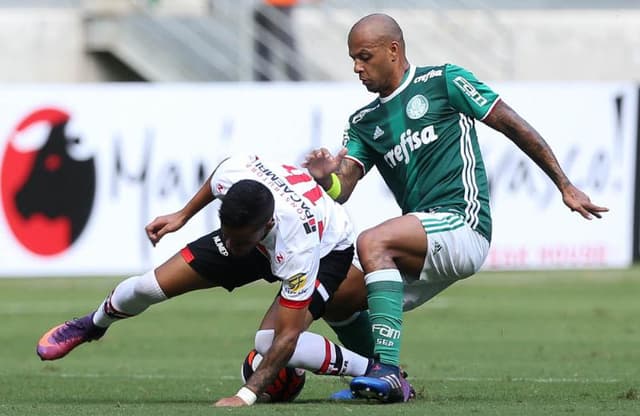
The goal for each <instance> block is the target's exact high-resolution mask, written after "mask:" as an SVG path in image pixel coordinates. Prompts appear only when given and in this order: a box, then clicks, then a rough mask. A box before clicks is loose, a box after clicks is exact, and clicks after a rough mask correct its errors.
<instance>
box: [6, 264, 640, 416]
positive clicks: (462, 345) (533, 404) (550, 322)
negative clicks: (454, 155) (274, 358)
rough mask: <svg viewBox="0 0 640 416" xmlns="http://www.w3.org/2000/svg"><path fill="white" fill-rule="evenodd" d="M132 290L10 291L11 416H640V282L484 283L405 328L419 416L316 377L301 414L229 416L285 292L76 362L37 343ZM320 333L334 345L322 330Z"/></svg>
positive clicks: (220, 303)
mask: <svg viewBox="0 0 640 416" xmlns="http://www.w3.org/2000/svg"><path fill="white" fill-rule="evenodd" d="M120 280H121V279H119V278H118V279H114V278H73V279H57V278H56V279H0V322H2V324H1V325H2V327H1V328H2V329H1V331H0V340H1V343H0V415H48V416H54V415H64V416H72V415H83V416H84V415H127V416H128V415H153V416H158V415H218V414H224V415H229V414H237V415H245V414H246V415H252V414H260V415H266V416H271V415H305V416H311V415H322V416H326V415H327V414H332V415H338V414H340V415H354V416H357V415H367V416H372V415H389V414H403V415H447V416H451V415H518V416H523V415H581V416H585V415H605V414H606V415H638V414H640V320H639V314H640V269H639V268H638V267H635V268H633V269H629V270H624V271H611V270H601V271H554V272H518V273H515V272H501V273H487V272H483V273H480V274H478V275H476V276H474V277H472V278H470V279H467V280H466V281H463V282H460V283H458V284H456V285H454V286H452V287H451V288H449V289H448V290H446V291H445V292H443V293H442V294H441V295H440V296H438V297H437V298H435V299H433V300H432V301H431V302H430V303H428V304H427V305H424V306H422V307H421V308H419V309H417V310H414V311H412V312H409V313H407V314H406V315H405V326H404V333H403V341H402V342H403V349H402V363H403V365H404V366H405V368H406V369H407V371H408V372H409V374H410V381H412V383H413V384H414V386H415V387H416V390H417V391H418V398H417V400H415V401H413V402H411V403H408V404H397V405H385V406H382V405H378V404H373V403H367V402H365V401H358V402H348V403H346V402H343V403H335V402H331V401H328V400H327V397H328V396H329V394H330V393H331V392H333V391H335V390H338V389H341V388H344V387H345V386H346V384H345V383H346V380H340V379H339V378H335V377H326V376H324V377H323V376H316V375H312V374H308V375H307V384H306V386H305V388H304V390H303V391H302V393H301V395H300V397H299V398H298V400H296V402H294V403H290V404H280V405H258V406H254V407H251V408H242V409H216V408H212V407H211V406H210V405H211V403H213V402H214V401H215V400H216V399H217V398H220V397H224V396H228V395H231V394H233V393H235V392H236V391H237V389H238V388H239V387H240V385H241V381H240V371H239V369H240V365H241V363H242V360H243V359H244V356H245V355H246V353H247V352H248V350H249V349H250V348H251V345H252V343H253V335H254V332H255V330H256V327H257V325H258V323H259V321H260V318H261V316H262V313H263V312H264V310H265V309H266V307H267V305H268V304H269V303H270V301H271V300H272V299H273V296H274V295H275V293H276V292H277V290H278V287H277V286H276V285H267V284H262V283H258V284H254V285H252V286H249V287H246V288H241V289H239V290H237V291H236V292H234V293H233V294H228V293H226V292H224V291H222V290H220V289H214V290H209V291H201V292H196V293H190V294H186V295H183V296H182V297H179V298H176V299H172V300H170V301H168V302H165V303H163V304H160V305H156V306H154V307H152V308H151V309H149V310H148V311H147V312H145V313H144V314H143V315H141V316H139V317H136V318H133V319H130V320H128V321H124V322H119V323H116V324H115V325H114V326H113V327H112V328H111V329H110V330H109V332H107V334H106V335H105V337H104V338H103V339H102V340H100V341H98V342H94V343H91V344H85V345H82V346H80V347H79V348H78V349H77V350H75V351H74V352H73V353H71V354H70V355H69V356H67V357H66V358H64V359H62V360H59V361H54V362H41V361H40V360H39V359H38V357H37V356H36V354H35V345H36V341H37V340H38V338H39V337H40V335H41V334H42V333H43V332H44V331H46V330H47V329H49V328H50V327H51V326H53V325H55V324H58V323H60V322H61V321H64V320H65V319H69V318H71V317H74V316H80V315H83V314H85V313H87V312H89V311H90V310H92V309H93V308H95V307H96V305H97V304H98V303H99V302H100V301H101V300H102V299H103V298H104V296H106V294H107V293H108V291H110V290H111V289H112V288H113V286H114V285H115V284H116V283H117V282H118V281H120ZM313 329H314V330H315V331H317V332H320V333H323V334H326V335H329V337H330V338H335V337H333V335H332V333H331V331H330V330H329V329H328V327H327V326H326V325H325V324H324V323H316V324H314V327H313Z"/></svg>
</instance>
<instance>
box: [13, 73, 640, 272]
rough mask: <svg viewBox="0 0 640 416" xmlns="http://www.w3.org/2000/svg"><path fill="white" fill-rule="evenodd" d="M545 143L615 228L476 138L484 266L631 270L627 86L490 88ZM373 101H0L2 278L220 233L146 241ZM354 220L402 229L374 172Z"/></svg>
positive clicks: (355, 94) (142, 253)
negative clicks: (249, 156)
mask: <svg viewBox="0 0 640 416" xmlns="http://www.w3.org/2000/svg"><path fill="white" fill-rule="evenodd" d="M494 88H495V89H496V90H497V91H498V92H500V93H501V94H502V96H503V97H504V98H505V100H506V101H507V102H509V103H510V104H512V106H513V107H514V108H516V109H517V110H518V111H519V112H520V113H521V114H522V115H523V116H524V117H525V118H527V119H528V120H529V121H530V122H531V123H532V124H533V125H534V126H536V128H538V130H539V131H540V132H541V133H542V134H543V135H544V136H545V137H546V138H547V140H548V141H549V144H550V145H551V147H552V148H553V149H554V150H555V151H556V154H557V155H558V158H559V160H560V162H561V163H562V165H563V166H564V167H565V169H566V171H567V173H568V174H569V176H570V178H571V179H572V180H573V181H574V183H575V184H576V185H578V186H580V187H582V188H583V189H584V190H585V191H586V192H587V193H588V194H589V195H590V196H591V197H592V199H593V200H594V202H596V203H599V204H603V205H607V206H609V207H610V208H611V210H612V212H611V214H609V215H607V216H606V217H605V219H603V220H600V221H592V222H587V221H585V220H583V219H581V218H580V217H579V216H578V215H576V214H571V213H569V212H567V209H566V208H565V207H564V205H563V204H562V201H561V200H560V196H559V193H558V192H557V191H556V190H555V188H554V187H553V186H552V184H551V183H550V182H549V181H548V179H546V177H545V176H544V174H543V173H542V172H541V171H540V170H539V169H538V168H537V167H535V166H534V165H533V164H532V162H530V161H529V160H528V159H527V158H526V157H525V156H524V155H523V154H522V153H521V152H519V151H518V150H517V149H516V148H515V147H514V146H513V145H512V144H511V142H509V141H508V140H507V139H505V138H504V137H501V136H500V135H498V134H496V133H495V132H493V131H492V130H491V129H487V128H483V127H480V126H481V123H477V125H478V126H479V127H478V128H479V129H480V131H479V135H480V139H481V144H482V147H483V151H484V154H485V157H486V164H487V170H488V172H489V177H490V181H491V191H492V197H493V200H492V210H493V216H494V240H493V249H492V252H491V254H490V256H489V259H488V261H487V264H486V267H487V268H491V269H501V268H550V267H553V268H556V267H621V266H626V265H628V264H629V263H630V261H631V254H632V253H631V240H632V234H631V233H632V226H631V224H632V222H631V218H632V201H633V172H634V166H635V165H634V163H635V161H634V157H635V146H634V138H635V128H636V126H635V123H636V118H637V108H635V107H636V103H637V97H636V89H635V87H634V86H633V85H618V84H582V83H578V84H568V85H567V84H540V85H532V84H496V85H494ZM372 99H373V96H372V95H370V94H368V93H366V91H364V89H363V88H362V87H361V86H359V85H357V84H352V83H349V84H295V85H293V84H277V83H276V84H268V85H255V84H209V85H206V84H197V85H189V84H187V85H157V84H154V85H151V84H138V85H131V84H115V85H113V84H101V85H73V86H69V85H64V86H62V85H60V86H41V85H33V86H0V114H2V117H0V152H1V153H0V194H1V198H2V200H1V202H2V205H1V206H2V212H1V213H0V276H66V275H114V274H115V275H124V274H130V273H139V272H142V271H145V270H146V269H148V268H150V267H153V266H156V265H158V264H160V263H161V262H162V261H164V260H165V259H166V258H168V257H169V256H170V255H172V254H173V253H175V252H176V251H178V250H179V249H180V248H182V247H183V246H184V244H185V243H187V242H189V241H191V240H193V239H195V238H197V237H199V236H200V235H202V234H205V233H207V232H209V231H210V230H211V229H212V228H213V227H215V226H216V224H217V218H216V213H215V210H214V209H209V208H208V209H206V210H205V211H204V212H202V213H201V214H200V215H198V216H197V217H195V218H193V219H192V221H191V222H190V223H189V224H188V225H187V226H186V227H185V228H184V229H182V230H180V231H179V232H177V233H175V234H172V235H168V236H167V237H165V239H163V241H161V242H160V243H159V244H158V245H157V246H156V247H155V248H154V247H152V246H151V244H149V242H148V241H147V240H146V237H145V234H144V226H145V225H146V224H147V223H148V222H149V221H150V220H152V219H153V218H154V217H155V216H158V215H162V214H166V213H169V212H173V211H174V210H176V209H178V208H180V207H181V206H182V205H183V204H184V203H185V202H186V201H187V200H188V199H189V198H190V197H191V196H192V195H193V194H194V193H195V192H196V190H197V189H198V188H199V187H200V185H201V184H202V183H203V181H204V180H205V179H206V178H207V177H208V175H209V174H210V173H211V171H212V169H213V168H214V167H215V166H216V164H217V163H218V162H219V161H220V160H221V159H222V158H224V157H225V156H226V155H229V154H234V153H256V154H258V155H261V156H263V157H265V158H271V159H276V160H278V161H282V162H288V163H300V162H301V161H302V160H303V156H304V154H305V153H306V152H307V151H308V150H309V149H312V148H316V147H320V146H325V147H328V148H329V149H330V150H332V151H335V150H337V149H338V148H339V147H340V143H341V138H342V129H343V127H344V125H345V123H346V120H347V117H348V115H349V114H351V113H352V112H353V111H354V110H355V109H356V108H358V107H360V106H362V105H364V104H366V103H367V102H369V101H371V100H372ZM347 207H348V209H349V211H350V212H351V214H352V218H353V220H354V222H355V223H356V227H357V228H358V229H363V228H366V227H368V226H371V225H374V224H375V223H377V222H380V221H382V220H384V219H386V218H389V217H391V216H396V215H398V214H399V210H398V208H397V207H396V205H395V202H394V201H393V198H392V196H391V194H390V193H389V192H388V191H387V190H386V188H385V186H384V184H383V183H382V181H381V180H380V179H379V177H378V176H377V174H376V173H372V174H370V175H368V176H367V178H365V179H364V180H363V182H362V183H361V184H360V185H359V186H358V188H357V189H356V192H355V193H354V195H353V196H352V198H351V200H350V201H349V202H348V203H347Z"/></svg>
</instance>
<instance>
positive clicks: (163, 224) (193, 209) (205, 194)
mask: <svg viewBox="0 0 640 416" xmlns="http://www.w3.org/2000/svg"><path fill="white" fill-rule="evenodd" d="M212 175H213V174H212ZM210 181H211V176H209V179H207V180H206V181H205V182H204V183H203V184H202V186H201V187H200V189H199V190H198V192H196V194H195V195H194V196H193V197H192V198H191V199H190V200H189V202H187V204H186V205H185V206H184V207H183V208H182V209H181V210H180V211H176V212H174V213H172V214H168V215H162V216H160V217H156V218H155V219H154V220H153V221H151V222H150V223H149V224H148V225H147V226H146V227H145V228H144V230H145V231H146V233H147V238H148V239H149V241H151V244H153V245H154V246H155V245H156V244H157V243H158V242H159V241H160V239H161V238H162V237H163V236H164V235H166V234H168V233H172V232H174V231H177V230H179V229H180V228H182V226H183V225H185V224H186V223H187V221H189V219H191V217H193V216H194V215H196V214H197V213H198V212H199V211H200V210H201V209H202V208H204V207H205V206H207V205H208V204H209V203H211V201H213V200H214V199H215V197H214V196H213V192H211V186H210V185H209V182H210Z"/></svg>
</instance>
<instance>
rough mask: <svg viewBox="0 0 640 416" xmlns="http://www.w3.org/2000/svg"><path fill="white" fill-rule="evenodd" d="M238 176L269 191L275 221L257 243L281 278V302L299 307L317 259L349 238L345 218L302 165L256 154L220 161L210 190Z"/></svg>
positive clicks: (307, 295)
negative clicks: (273, 207)
mask: <svg viewBox="0 0 640 416" xmlns="http://www.w3.org/2000/svg"><path fill="white" fill-rule="evenodd" d="M243 179H252V180H255V181H258V182H260V183H262V184H263V185H265V186H266V187H267V188H268V189H269V190H271V192H272V193H273V197H274V199H275V212H274V220H275V225H274V227H273V228H272V229H271V231H269V233H268V234H267V236H266V237H265V238H264V239H263V240H262V241H261V242H260V244H259V245H258V248H259V249H260V250H261V251H262V252H263V253H264V254H265V255H266V256H267V257H268V258H269V260H270V263H271V271H272V273H273V274H274V275H275V276H276V277H278V278H279V279H281V280H282V290H281V292H280V295H281V297H282V300H283V302H282V303H283V304H284V305H285V306H287V307H293V308H301V307H304V306H305V305H307V304H308V303H309V302H310V301H311V295H312V294H313V290H314V287H315V285H316V278H317V275H318V268H319V266H320V259H321V258H322V257H324V256H326V255H327V254H329V253H330V252H331V251H333V250H344V249H346V248H348V247H349V246H351V245H352V244H353V242H354V240H355V231H354V228H353V225H352V224H351V220H350V219H349V216H348V214H347V212H346V211H345V209H344V208H343V207H342V205H340V204H338V203H336V202H335V201H334V200H333V199H332V198H331V197H330V196H328V195H327V194H326V192H325V191H324V190H323V189H322V187H320V186H318V184H317V183H316V182H315V181H314V180H313V178H312V177H311V176H310V175H309V174H308V173H306V172H305V171H304V170H302V169H301V168H298V167H295V166H291V165H286V164H285V165H283V164H280V163H273V162H270V161H265V160H263V159H261V158H258V157H257V156H234V157H230V158H228V159H225V160H224V161H222V162H221V163H220V165H219V166H218V167H217V168H216V170H215V171H214V173H213V175H212V177H211V190H212V191H213V195H214V196H215V197H216V198H219V197H221V196H223V195H225V194H226V192H227V190H228V189H229V188H230V187H231V185H233V184H234V183H236V182H238V181H240V180H243Z"/></svg>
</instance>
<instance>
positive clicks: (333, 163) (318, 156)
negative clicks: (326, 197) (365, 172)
mask: <svg viewBox="0 0 640 416" xmlns="http://www.w3.org/2000/svg"><path fill="white" fill-rule="evenodd" d="M346 154H347V149H346V148H344V147H343V148H342V149H340V151H339V152H338V153H337V154H336V155H335V156H333V155H332V154H331V152H329V151H328V150H327V149H325V148H321V149H316V150H313V151H311V152H310V153H309V154H308V155H307V156H306V158H305V161H304V162H303V163H302V166H303V167H305V168H307V170H308V171H309V173H310V174H311V176H313V178H314V179H315V180H316V182H318V183H319V184H320V186H322V187H323V188H324V189H325V190H328V189H329V188H331V185H332V178H331V174H332V173H335V174H336V175H337V177H338V180H340V187H341V192H340V194H339V195H338V196H337V197H336V198H334V199H335V200H336V201H338V202H340V203H344V202H345V201H347V200H348V199H349V197H350V196H351V193H352V192H353V189H354V188H355V186H356V183H358V181H359V180H360V178H361V177H362V169H361V168H360V166H358V164H357V163H356V162H354V161H353V160H351V159H345V155H346Z"/></svg>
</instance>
